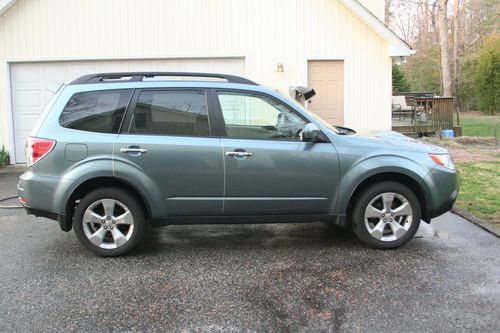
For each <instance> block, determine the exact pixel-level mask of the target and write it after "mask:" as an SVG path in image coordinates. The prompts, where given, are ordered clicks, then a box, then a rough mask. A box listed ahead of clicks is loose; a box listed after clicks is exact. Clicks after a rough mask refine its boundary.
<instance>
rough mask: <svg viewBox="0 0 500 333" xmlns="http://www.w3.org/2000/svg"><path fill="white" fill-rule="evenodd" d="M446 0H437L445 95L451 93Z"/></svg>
mask: <svg viewBox="0 0 500 333" xmlns="http://www.w3.org/2000/svg"><path fill="white" fill-rule="evenodd" d="M447 9H448V0H439V46H440V48H441V72H442V81H443V90H444V91H443V94H444V96H446V97H450V96H452V95H453V89H452V85H453V84H452V78H451V71H450V43H449V40H448V13H447Z"/></svg>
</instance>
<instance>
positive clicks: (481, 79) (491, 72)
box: [475, 33, 500, 114]
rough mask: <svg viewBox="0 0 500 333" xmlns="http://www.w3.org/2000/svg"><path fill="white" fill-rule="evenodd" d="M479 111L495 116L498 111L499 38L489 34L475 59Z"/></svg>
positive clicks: (499, 95) (499, 78)
mask: <svg viewBox="0 0 500 333" xmlns="http://www.w3.org/2000/svg"><path fill="white" fill-rule="evenodd" d="M475 83H476V90H477V95H478V105H479V109H480V110H481V111H483V112H485V113H489V114H495V113H496V112H499V111H500V36H499V35H498V34H495V33H493V34H491V35H490V36H489V37H488V38H487V39H486V41H485V43H484V45H483V47H482V48H481V50H479V54H478V57H477V67H476V75H475Z"/></svg>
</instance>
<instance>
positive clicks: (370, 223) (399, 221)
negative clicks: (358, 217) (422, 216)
mask: <svg viewBox="0 0 500 333" xmlns="http://www.w3.org/2000/svg"><path fill="white" fill-rule="evenodd" d="M364 221H365V226H366V229H367V230H368V233H369V234H370V235H371V236H372V237H374V238H375V239H378V240H381V241H384V242H391V241H395V240H397V239H400V238H401V237H402V236H403V235H405V234H406V232H407V231H408V230H409V229H410V227H411V225H412V223H413V209H412V207H411V205H410V202H409V201H408V199H406V198H405V197H404V196H403V195H401V194H398V193H394V192H386V193H381V194H379V195H377V196H376V197H375V198H373V199H372V200H371V201H370V203H369V204H368V206H367V207H366V209H365V214H364Z"/></svg>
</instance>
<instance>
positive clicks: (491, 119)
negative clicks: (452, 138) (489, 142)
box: [460, 112, 500, 137]
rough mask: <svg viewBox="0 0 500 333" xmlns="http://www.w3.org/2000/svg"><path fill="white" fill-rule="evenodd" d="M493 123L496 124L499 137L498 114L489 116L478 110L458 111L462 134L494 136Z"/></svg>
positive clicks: (499, 116)
mask: <svg viewBox="0 0 500 333" xmlns="http://www.w3.org/2000/svg"><path fill="white" fill-rule="evenodd" d="M495 125H498V130H497V131H498V133H497V135H498V137H500V115H495V116H489V115H483V114H480V113H478V112H467V113H460V126H462V135H464V136H480V137H488V136H489V137H492V136H494V129H495Z"/></svg>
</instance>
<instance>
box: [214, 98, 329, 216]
mask: <svg viewBox="0 0 500 333" xmlns="http://www.w3.org/2000/svg"><path fill="white" fill-rule="evenodd" d="M216 95H217V101H218V102H219V104H220V109H221V111H222V116H223V118H224V123H225V130H226V133H227V136H226V137H222V138H221V142H222V146H223V147H222V148H223V151H224V158H225V160H224V161H225V170H226V172H225V174H226V178H225V195H224V205H223V215H287V214H288V215H289V214H327V213H331V212H333V211H334V207H333V205H334V202H335V199H336V194H337V186H338V156H337V153H336V151H335V148H334V147H333V145H332V144H331V143H329V142H324V143H306V142H302V141H301V138H300V133H301V131H302V128H303V127H304V125H305V124H306V123H307V120H306V119H304V118H303V117H302V116H300V115H299V114H298V113H296V112H295V111H294V110H292V109H291V108H289V107H288V106H286V105H285V104H283V103H281V102H280V101H278V100H277V99H274V98H273V97H271V96H268V95H265V94H256V93H251V92H243V91H236V90H235V91H222V90H219V91H217V93H216Z"/></svg>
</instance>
